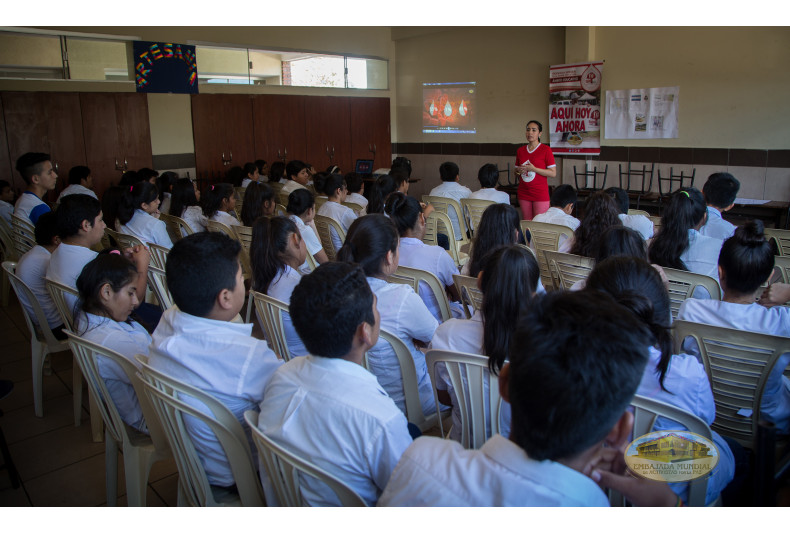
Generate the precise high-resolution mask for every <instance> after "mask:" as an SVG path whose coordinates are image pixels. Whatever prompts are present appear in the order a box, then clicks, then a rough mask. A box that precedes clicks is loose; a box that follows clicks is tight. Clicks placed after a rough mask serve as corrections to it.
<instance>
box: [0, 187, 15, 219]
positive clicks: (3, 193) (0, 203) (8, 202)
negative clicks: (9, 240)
mask: <svg viewBox="0 0 790 533" xmlns="http://www.w3.org/2000/svg"><path fill="white" fill-rule="evenodd" d="M13 201H14V189H12V188H11V184H10V183H8V182H7V181H6V180H0V217H2V218H4V219H5V221H6V222H8V224H9V225H11V214H12V213H13V212H14V204H13V203H12V202H13Z"/></svg>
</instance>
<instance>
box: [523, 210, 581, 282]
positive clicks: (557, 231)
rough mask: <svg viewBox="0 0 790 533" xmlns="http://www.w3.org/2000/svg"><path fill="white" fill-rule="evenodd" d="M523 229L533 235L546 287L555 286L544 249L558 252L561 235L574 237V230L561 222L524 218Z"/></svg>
mask: <svg viewBox="0 0 790 533" xmlns="http://www.w3.org/2000/svg"><path fill="white" fill-rule="evenodd" d="M521 231H522V233H524V234H525V235H526V233H527V231H529V233H530V235H531V236H532V246H533V247H534V248H535V252H536V253H535V255H536V256H537V258H538V266H539V267H540V277H541V279H542V280H543V285H544V287H546V288H549V287H554V278H553V277H552V275H551V271H550V270H549V263H548V262H547V261H546V256H545V254H544V253H543V252H544V250H550V251H553V252H556V251H557V249H558V248H559V246H560V235H565V237H566V238H568V239H570V238H572V237H573V230H572V229H571V228H569V227H568V226H563V225H561V224H549V223H547V222H535V221H534V220H522V221H521Z"/></svg>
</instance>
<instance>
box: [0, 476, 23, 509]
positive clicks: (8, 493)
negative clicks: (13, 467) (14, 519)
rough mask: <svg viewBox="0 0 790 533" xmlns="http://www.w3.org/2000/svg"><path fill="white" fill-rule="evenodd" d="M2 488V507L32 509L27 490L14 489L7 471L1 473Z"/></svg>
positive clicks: (0, 505)
mask: <svg viewBox="0 0 790 533" xmlns="http://www.w3.org/2000/svg"><path fill="white" fill-rule="evenodd" d="M0 486H2V488H0V507H30V500H29V499H28V497H27V494H25V489H24V488H23V487H22V486H20V487H19V488H18V489H12V488H11V483H10V482H9V481H8V474H7V472H5V471H2V472H0Z"/></svg>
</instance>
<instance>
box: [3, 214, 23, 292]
mask: <svg viewBox="0 0 790 533" xmlns="http://www.w3.org/2000/svg"><path fill="white" fill-rule="evenodd" d="M0 252H2V260H3V261H14V262H16V261H18V260H19V255H18V254H17V252H16V246H14V238H13V237H12V231H11V225H10V224H9V223H8V222H6V219H4V218H2V217H0ZM10 287H11V286H10V285H9V282H8V274H7V273H6V271H5V270H3V285H2V302H3V307H7V306H8V293H9V290H10Z"/></svg>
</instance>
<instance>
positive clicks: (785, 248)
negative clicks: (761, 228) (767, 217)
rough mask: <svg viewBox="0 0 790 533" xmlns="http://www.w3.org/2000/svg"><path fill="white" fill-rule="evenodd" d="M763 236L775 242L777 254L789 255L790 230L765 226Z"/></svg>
mask: <svg viewBox="0 0 790 533" xmlns="http://www.w3.org/2000/svg"><path fill="white" fill-rule="evenodd" d="M765 236H766V237H767V238H768V239H771V240H773V241H774V242H775V243H776V249H777V250H778V251H779V255H790V230H787V229H775V228H765Z"/></svg>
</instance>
